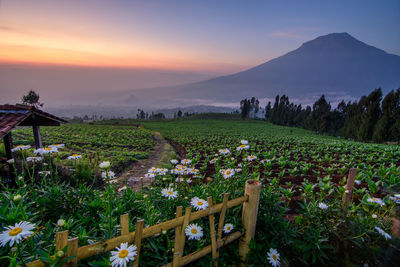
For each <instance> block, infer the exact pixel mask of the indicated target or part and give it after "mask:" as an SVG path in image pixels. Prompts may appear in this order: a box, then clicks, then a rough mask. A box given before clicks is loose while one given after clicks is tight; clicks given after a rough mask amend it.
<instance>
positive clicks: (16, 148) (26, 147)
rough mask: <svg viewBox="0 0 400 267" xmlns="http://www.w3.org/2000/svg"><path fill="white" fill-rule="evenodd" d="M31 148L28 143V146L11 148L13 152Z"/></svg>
mask: <svg viewBox="0 0 400 267" xmlns="http://www.w3.org/2000/svg"><path fill="white" fill-rule="evenodd" d="M29 148H31V146H30V145H26V146H24V145H19V146H16V147H14V148H13V149H11V152H15V151H20V150H25V149H29Z"/></svg>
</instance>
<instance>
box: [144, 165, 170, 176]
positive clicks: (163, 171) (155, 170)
mask: <svg viewBox="0 0 400 267" xmlns="http://www.w3.org/2000/svg"><path fill="white" fill-rule="evenodd" d="M147 173H150V174H153V175H154V176H156V175H161V176H163V175H166V174H167V173H168V169H166V168H156V167H152V168H150V169H149V170H148V171H147Z"/></svg>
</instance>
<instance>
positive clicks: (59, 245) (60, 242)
mask: <svg viewBox="0 0 400 267" xmlns="http://www.w3.org/2000/svg"><path fill="white" fill-rule="evenodd" d="M67 245H68V230H66V231H62V232H57V233H56V254H57V251H59V250H63V249H64V248H65V246H67ZM64 257H65V256H64ZM64 257H63V258H64ZM62 266H65V264H63V265H62Z"/></svg>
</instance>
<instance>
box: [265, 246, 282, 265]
mask: <svg viewBox="0 0 400 267" xmlns="http://www.w3.org/2000/svg"><path fill="white" fill-rule="evenodd" d="M267 255H268V260H269V263H271V265H272V266H274V267H276V266H279V265H280V262H279V260H280V258H279V253H278V251H277V250H276V249H274V248H271V249H270V250H269V252H268V253H267Z"/></svg>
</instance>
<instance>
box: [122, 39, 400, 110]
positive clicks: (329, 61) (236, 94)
mask: <svg viewBox="0 0 400 267" xmlns="http://www.w3.org/2000/svg"><path fill="white" fill-rule="evenodd" d="M378 87H381V88H382V89H383V91H384V92H388V91H390V90H392V89H396V88H398V87H400V56H397V55H393V54H388V53H386V52H385V51H383V50H381V49H378V48H376V47H373V46H370V45H367V44H365V43H363V42H361V41H359V40H357V39H356V38H354V37H353V36H351V35H350V34H348V33H331V34H328V35H324V36H320V37H317V38H315V39H314V40H311V41H308V42H305V43H303V44H302V45H301V46H300V47H299V48H297V49H296V50H293V51H291V52H289V53H287V54H285V55H283V56H280V57H278V58H275V59H272V60H270V61H268V62H266V63H263V64H261V65H258V66H256V67H254V68H251V69H249V70H246V71H242V72H239V73H235V74H232V75H227V76H221V77H217V78H214V79H210V80H206V81H202V82H197V83H191V84H185V85H179V86H168V87H158V88H147V89H142V90H134V91H132V92H131V93H129V94H128V95H125V96H123V98H124V99H126V102H129V101H132V99H134V100H135V102H136V101H140V103H146V104H148V105H152V104H154V105H160V103H161V106H162V107H173V106H177V105H222V104H223V105H225V106H226V104H229V103H232V105H233V103H238V102H239V101H240V99H242V98H245V97H251V96H255V97H258V98H269V99H272V98H274V97H275V96H276V95H277V94H287V95H288V96H289V97H290V98H291V99H296V100H297V102H300V103H301V102H303V103H309V102H310V101H312V100H313V99H315V98H316V97H318V96H320V95H321V94H325V95H327V97H328V100H331V101H334V100H339V99H342V98H347V99H351V98H358V97H360V96H361V95H364V94H368V93H369V92H370V91H372V90H373V89H375V88H378Z"/></svg>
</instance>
